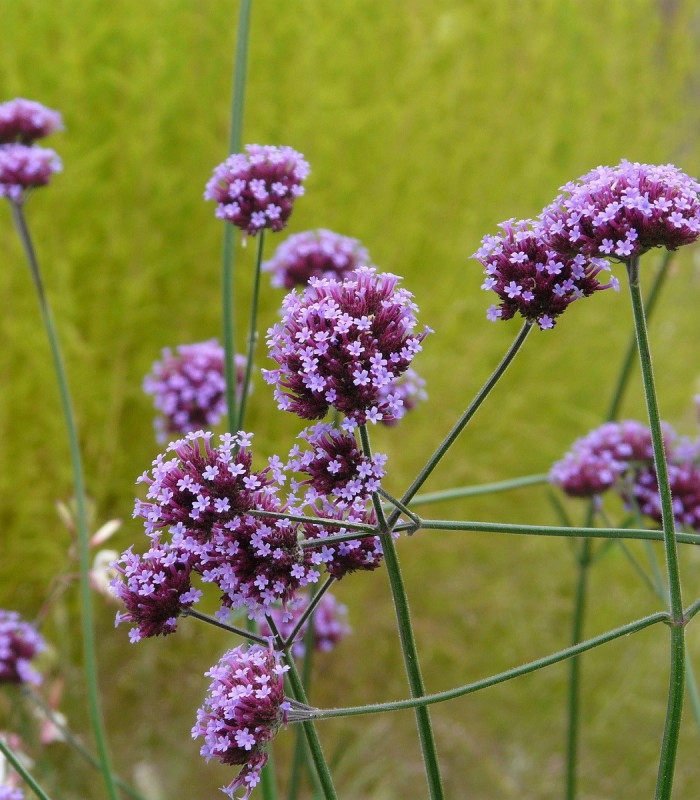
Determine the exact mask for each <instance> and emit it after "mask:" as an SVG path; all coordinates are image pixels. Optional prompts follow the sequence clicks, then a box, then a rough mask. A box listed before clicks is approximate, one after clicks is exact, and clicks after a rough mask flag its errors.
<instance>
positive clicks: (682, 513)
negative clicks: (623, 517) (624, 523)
mask: <svg viewBox="0 0 700 800" xmlns="http://www.w3.org/2000/svg"><path fill="white" fill-rule="evenodd" d="M668 481H669V486H670V488H671V496H672V498H673V503H672V507H673V518H674V520H675V522H676V525H677V526H678V527H682V528H690V529H691V530H693V531H699V530H700V466H699V465H698V464H697V463H696V462H695V461H692V460H690V461H685V460H684V461H677V462H673V461H672V462H670V463H669V464H668ZM631 496H632V498H633V500H634V503H635V504H636V505H637V507H638V508H639V510H640V511H641V512H642V514H645V515H646V516H648V517H650V518H651V519H653V520H654V521H656V522H658V523H659V524H661V522H662V516H661V497H660V495H659V482H658V478H657V475H656V469H655V468H654V466H653V465H649V466H647V467H645V468H643V469H640V470H639V471H638V472H637V473H636V474H635V476H634V483H633V484H632V488H631Z"/></svg>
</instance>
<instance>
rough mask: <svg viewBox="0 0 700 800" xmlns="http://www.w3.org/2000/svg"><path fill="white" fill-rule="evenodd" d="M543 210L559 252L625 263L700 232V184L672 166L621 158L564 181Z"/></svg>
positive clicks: (672, 247) (678, 244) (681, 242)
mask: <svg viewBox="0 0 700 800" xmlns="http://www.w3.org/2000/svg"><path fill="white" fill-rule="evenodd" d="M561 192H562V193H561V194H560V195H559V196H558V197H557V198H556V199H555V200H554V201H553V202H552V204H551V205H549V206H547V208H545V209H544V211H543V212H542V216H541V219H542V223H543V225H544V227H545V229H546V232H547V237H548V240H549V242H550V243H551V245H552V246H553V247H554V248H556V250H557V251H558V252H561V253H583V254H584V255H585V256H589V257H591V256H598V257H603V258H617V259H620V260H622V261H626V260H628V259H630V258H633V257H635V256H639V255H641V254H642V253H644V252H646V251H647V250H649V249H651V248H652V247H666V248H667V249H669V250H675V249H677V248H678V247H681V246H682V245H686V244H691V243H692V242H694V241H695V240H696V239H697V238H698V235H700V201H699V200H698V192H700V184H699V183H698V182H697V181H696V180H695V179H694V178H691V177H689V176H688V175H686V174H685V173H684V172H682V171H681V170H679V169H678V167H675V166H673V165H672V164H666V165H663V166H655V165H651V164H639V163H632V162H630V161H624V160H623V161H622V162H621V163H620V164H618V166H616V167H598V168H597V169H594V170H593V171H592V172H589V173H588V174H587V175H583V176H582V177H580V178H579V179H578V180H577V181H572V182H570V183H567V184H566V185H565V186H562V188H561Z"/></svg>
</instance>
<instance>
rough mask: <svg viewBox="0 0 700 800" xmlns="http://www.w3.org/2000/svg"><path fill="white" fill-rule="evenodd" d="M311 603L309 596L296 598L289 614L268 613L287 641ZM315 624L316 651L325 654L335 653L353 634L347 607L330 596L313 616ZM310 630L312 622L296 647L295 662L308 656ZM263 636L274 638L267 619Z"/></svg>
mask: <svg viewBox="0 0 700 800" xmlns="http://www.w3.org/2000/svg"><path fill="white" fill-rule="evenodd" d="M309 601H310V598H309V596H308V595H306V594H305V595H303V596H298V597H296V598H295V599H294V600H293V601H292V602H291V603H290V604H289V605H288V606H287V609H286V610H285V609H283V608H279V607H275V608H271V609H270V610H269V611H268V614H269V615H270V616H271V617H272V619H273V620H274V622H275V625H276V626H277V630H278V631H279V632H280V635H281V636H282V637H283V638H284V639H287V638H288V637H289V636H290V635H291V634H292V631H293V630H294V628H295V627H296V625H297V623H298V622H299V620H300V619H301V616H302V614H303V613H304V612H305V611H306V609H307V608H308V607H309ZM311 623H312V628H313V632H314V649H316V650H321V651H322V652H324V653H327V652H328V651H330V650H332V649H333V648H334V647H335V646H336V645H337V644H338V643H339V642H340V641H341V640H342V639H344V638H345V637H346V636H347V635H348V634H349V633H350V626H349V625H348V624H347V607H346V606H344V605H343V604H342V603H339V602H338V601H337V600H336V598H335V597H334V596H333V595H332V594H331V593H330V592H326V593H325V594H324V595H323V597H322V598H321V599H320V600H319V602H318V605H317V606H316V608H315V609H314V611H313V614H312V615H311ZM308 627H309V621H308V620H306V622H304V624H303V625H302V626H301V628H300V629H299V633H298V634H297V637H296V639H295V641H294V644H293V645H292V649H291V652H292V655H293V656H294V657H295V658H302V657H303V656H304V652H305V638H306V632H307V630H308ZM260 634H261V636H272V635H273V634H272V630H271V629H270V626H269V625H268V623H267V620H266V619H264V620H263V621H262V622H261V623H260Z"/></svg>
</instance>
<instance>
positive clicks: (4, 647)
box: [0, 609, 46, 685]
mask: <svg viewBox="0 0 700 800" xmlns="http://www.w3.org/2000/svg"><path fill="white" fill-rule="evenodd" d="M45 648H46V643H45V642H44V639H43V637H42V636H41V635H40V634H39V633H38V632H37V631H36V630H35V628H34V627H33V626H32V625H30V624H29V623H28V622H24V621H23V620H22V619H21V618H20V616H19V614H18V613H17V612H16V611H5V610H3V609H0V685H2V684H4V683H14V684H22V683H33V684H35V685H38V684H40V683H41V675H40V674H39V673H38V672H37V671H36V670H35V669H34V668H33V667H32V665H31V661H32V659H33V658H34V657H35V656H37V655H38V654H39V653H41V652H42V651H43V650H44V649H45Z"/></svg>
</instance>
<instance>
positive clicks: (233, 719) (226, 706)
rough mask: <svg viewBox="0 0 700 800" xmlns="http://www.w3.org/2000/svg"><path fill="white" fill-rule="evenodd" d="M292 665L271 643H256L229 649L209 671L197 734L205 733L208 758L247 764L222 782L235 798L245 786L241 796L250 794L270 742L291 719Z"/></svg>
mask: <svg viewBox="0 0 700 800" xmlns="http://www.w3.org/2000/svg"><path fill="white" fill-rule="evenodd" d="M288 669H289V667H288V666H283V665H282V663H281V661H280V658H279V656H278V655H277V654H275V653H274V652H273V650H272V648H265V647H261V646H259V645H253V646H251V647H246V646H240V647H235V648H234V649H233V650H229V651H228V652H226V653H224V655H223V656H222V657H221V659H220V660H219V663H218V664H217V665H216V666H214V667H212V668H211V669H210V670H209V671H208V672H207V673H205V674H206V675H207V676H208V677H210V678H211V679H212V681H211V684H210V686H209V691H208V694H207V696H206V699H205V701H204V704H203V705H202V707H201V708H200V709H199V710H198V711H197V723H196V724H195V726H194V727H193V728H192V738H194V739H196V738H198V737H202V738H203V739H204V744H203V745H202V747H201V750H200V753H201V755H203V756H204V758H206V760H207V761H209V760H211V759H212V758H216V759H218V760H219V761H220V762H221V763H222V764H231V765H234V764H235V765H238V766H242V769H241V771H240V772H239V773H238V776H237V777H236V779H235V780H233V781H232V782H231V783H230V784H229V785H228V786H225V787H223V788H222V791H223V792H224V794H227V795H228V796H229V797H231V798H233V795H234V792H235V791H236V790H237V789H240V788H242V789H244V791H245V794H244V795H243V798H242V800H247V798H249V797H250V794H251V792H252V791H253V789H254V788H255V786H257V784H258V783H259V781H260V771H261V770H262V768H263V767H264V766H265V764H266V762H267V758H268V754H267V751H266V749H265V745H266V744H267V743H268V742H269V741H271V740H272V739H273V738H274V737H275V734H276V733H277V731H278V729H279V727H280V726H281V725H282V724H283V723H286V721H287V712H288V710H289V703H288V702H287V701H286V700H285V699H284V673H285V672H286V671H287V670H288Z"/></svg>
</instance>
